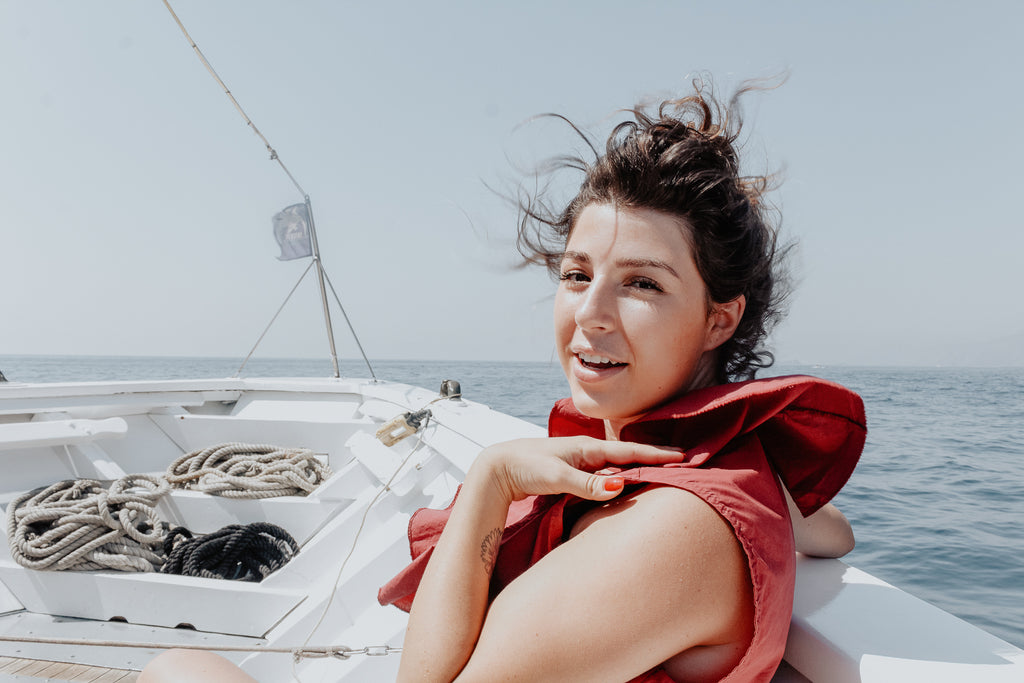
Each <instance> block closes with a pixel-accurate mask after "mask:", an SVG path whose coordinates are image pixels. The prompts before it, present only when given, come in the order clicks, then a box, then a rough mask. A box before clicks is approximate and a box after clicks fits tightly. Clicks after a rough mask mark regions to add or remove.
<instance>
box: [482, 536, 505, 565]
mask: <svg viewBox="0 0 1024 683" xmlns="http://www.w3.org/2000/svg"><path fill="white" fill-rule="evenodd" d="M500 545H501V529H497V528H495V529H491V531H490V533H488V534H487V535H486V536H484V540H483V541H482V542H481V543H480V559H481V560H483V563H484V570H486V572H487V573H488V574H490V573H491V570H492V569H494V563H495V562H496V561H497V559H498V548H499V546H500Z"/></svg>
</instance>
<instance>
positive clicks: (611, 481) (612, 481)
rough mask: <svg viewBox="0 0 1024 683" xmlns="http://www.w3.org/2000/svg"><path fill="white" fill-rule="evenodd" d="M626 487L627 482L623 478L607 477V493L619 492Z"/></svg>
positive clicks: (605, 486) (605, 481) (605, 484)
mask: <svg viewBox="0 0 1024 683" xmlns="http://www.w3.org/2000/svg"><path fill="white" fill-rule="evenodd" d="M625 485H626V480H625V479H623V478H622V477H605V480H604V490H605V491H618V490H619V489H621V488H622V487H623V486H625Z"/></svg>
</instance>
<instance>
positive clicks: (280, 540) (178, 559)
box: [160, 522, 299, 582]
mask: <svg viewBox="0 0 1024 683" xmlns="http://www.w3.org/2000/svg"><path fill="white" fill-rule="evenodd" d="M164 551H165V552H166V553H167V563H166V564H165V565H164V566H163V569H161V570H160V571H162V572H163V573H165V574H181V575H184V576H201V577H205V578H208V579H232V580H236V581H255V582H259V581H262V580H263V579H264V578H266V577H267V576H268V575H269V574H270V573H271V572H274V571H276V570H278V569H280V568H281V567H283V566H284V565H285V564H286V563H287V562H288V560H290V559H291V558H292V557H293V556H294V555H295V553H297V552H299V544H298V543H296V542H295V539H294V538H292V537H291V535H290V534H289V533H288V532H287V531H285V530H284V529H282V528H281V527H279V526H276V525H274V524H267V523H264V522H254V523H252V524H245V525H242V524H230V525H228V526H226V527H223V528H222V529H219V530H217V531H214V532H213V533H210V534H205V535H203V536H196V537H193V536H192V533H191V532H190V531H189V530H188V529H185V528H183V527H178V528H176V529H174V530H172V531H171V532H170V534H168V535H167V538H166V540H165V541H164Z"/></svg>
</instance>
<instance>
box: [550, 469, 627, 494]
mask: <svg viewBox="0 0 1024 683" xmlns="http://www.w3.org/2000/svg"><path fill="white" fill-rule="evenodd" d="M560 474H561V477H560V480H561V481H560V483H559V486H558V488H559V489H561V490H562V492H564V493H571V494H572V495H574V496H578V497H580V498H586V499H587V500H611V499H612V498H614V497H615V496H617V495H619V494H620V493H622V489H623V488H624V487H625V485H626V482H625V479H623V478H622V477H620V476H618V475H614V474H613V475H604V474H588V473H587V472H583V471H581V470H578V469H576V468H575V467H571V466H569V465H566V466H565V469H564V470H563V471H562V472H561V473H560Z"/></svg>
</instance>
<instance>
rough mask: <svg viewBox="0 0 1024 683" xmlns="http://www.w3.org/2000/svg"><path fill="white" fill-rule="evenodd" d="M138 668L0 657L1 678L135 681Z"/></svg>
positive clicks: (109, 682) (94, 682)
mask: <svg viewBox="0 0 1024 683" xmlns="http://www.w3.org/2000/svg"><path fill="white" fill-rule="evenodd" d="M138 677H139V672H138V671H132V670H131V669H111V668H109V667H106V666H89V665H87V664H69V663H67V662H51V661H48V660H43V659H23V658H21V657H0V681H17V680H20V679H22V678H31V679H34V680H38V679H43V680H47V681H76V682H78V683H134V682H135V680H136V679H138Z"/></svg>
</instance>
